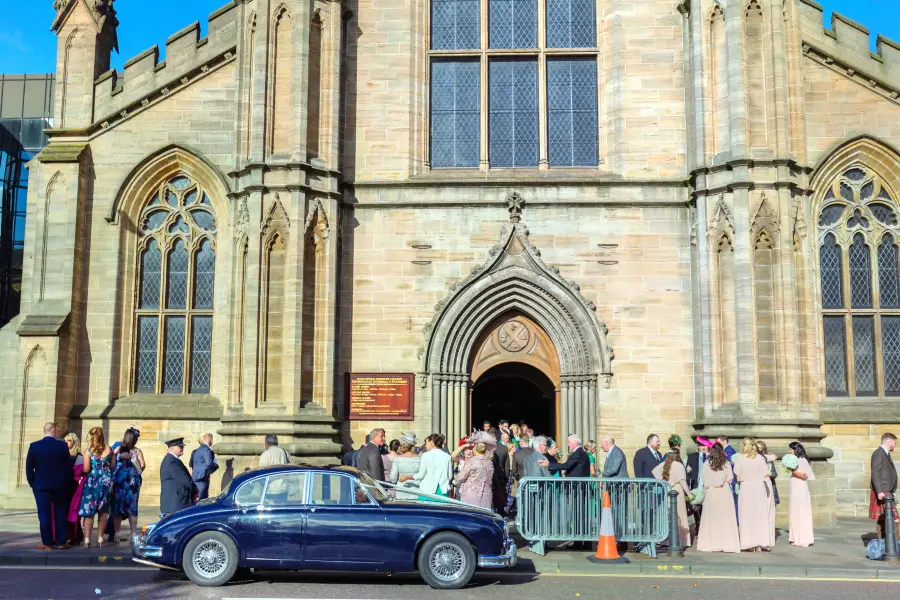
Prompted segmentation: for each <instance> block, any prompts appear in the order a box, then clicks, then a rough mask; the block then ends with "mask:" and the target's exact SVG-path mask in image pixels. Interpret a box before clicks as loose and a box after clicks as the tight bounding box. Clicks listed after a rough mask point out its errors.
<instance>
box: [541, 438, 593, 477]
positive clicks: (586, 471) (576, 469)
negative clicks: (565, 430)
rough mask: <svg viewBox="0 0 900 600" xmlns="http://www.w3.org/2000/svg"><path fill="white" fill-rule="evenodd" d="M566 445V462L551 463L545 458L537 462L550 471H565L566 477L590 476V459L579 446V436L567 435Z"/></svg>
mask: <svg viewBox="0 0 900 600" xmlns="http://www.w3.org/2000/svg"><path fill="white" fill-rule="evenodd" d="M568 446H569V457H568V458H567V459H566V462H564V463H557V464H552V463H550V461H548V460H546V459H545V460H544V461H542V462H540V463H538V464H540V466H542V467H547V470H548V471H550V472H551V473H555V472H556V471H565V472H566V477H590V476H591V459H590V458H588V455H587V452H585V451H584V448H582V447H581V438H580V437H578V435H576V434H574V433H573V434H572V435H570V436H569V439H568ZM544 463H546V464H544Z"/></svg>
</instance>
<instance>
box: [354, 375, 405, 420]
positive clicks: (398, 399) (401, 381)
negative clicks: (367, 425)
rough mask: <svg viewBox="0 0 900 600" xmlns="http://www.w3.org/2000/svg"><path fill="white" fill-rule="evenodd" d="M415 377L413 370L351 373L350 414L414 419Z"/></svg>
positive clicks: (376, 417) (384, 418)
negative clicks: (405, 371)
mask: <svg viewBox="0 0 900 600" xmlns="http://www.w3.org/2000/svg"><path fill="white" fill-rule="evenodd" d="M415 379H416V378H415V375H413V374H411V373H347V418H348V419H357V420H366V421H412V420H413V419H414V414H413V412H414V406H415V404H414V402H415V397H414V395H415Z"/></svg>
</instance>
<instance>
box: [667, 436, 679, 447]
mask: <svg viewBox="0 0 900 600" xmlns="http://www.w3.org/2000/svg"><path fill="white" fill-rule="evenodd" d="M680 445H681V436H680V435H678V434H677V433H673V434H672V435H670V436H669V448H674V447H675V446H680Z"/></svg>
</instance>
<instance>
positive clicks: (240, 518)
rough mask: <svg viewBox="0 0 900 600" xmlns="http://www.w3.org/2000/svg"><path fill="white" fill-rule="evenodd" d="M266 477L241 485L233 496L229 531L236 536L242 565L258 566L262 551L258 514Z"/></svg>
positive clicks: (260, 510) (260, 508)
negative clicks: (232, 510)
mask: <svg viewBox="0 0 900 600" xmlns="http://www.w3.org/2000/svg"><path fill="white" fill-rule="evenodd" d="M267 481H268V477H257V478H255V479H251V480H249V481H245V482H244V483H243V484H241V487H240V488H239V489H238V490H237V491H236V492H235V494H234V502H235V508H236V509H237V510H236V512H235V513H234V515H233V516H232V517H231V519H230V520H229V525H230V526H231V529H232V530H233V531H234V532H235V533H236V534H237V536H238V546H239V549H240V552H241V555H242V556H243V561H242V564H244V565H245V566H248V567H255V566H258V562H257V561H259V560H260V559H261V557H262V552H263V550H264V548H263V543H262V539H261V537H260V531H261V528H260V513H261V512H262V510H263V504H262V502H263V495H264V494H265V491H266V482H267Z"/></svg>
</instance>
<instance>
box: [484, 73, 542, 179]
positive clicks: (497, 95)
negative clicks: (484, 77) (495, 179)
mask: <svg viewBox="0 0 900 600" xmlns="http://www.w3.org/2000/svg"><path fill="white" fill-rule="evenodd" d="M537 67H538V65H537V61H536V60H529V59H515V58H514V59H506V58H502V59H493V60H491V62H490V114H489V119H490V152H491V154H490V160H491V165H493V166H497V167H536V166H537V164H538V87H537V83H538V81H537V79H538V77H537Z"/></svg>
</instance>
